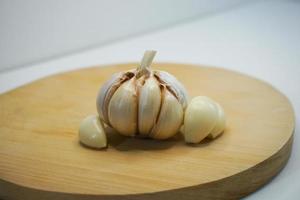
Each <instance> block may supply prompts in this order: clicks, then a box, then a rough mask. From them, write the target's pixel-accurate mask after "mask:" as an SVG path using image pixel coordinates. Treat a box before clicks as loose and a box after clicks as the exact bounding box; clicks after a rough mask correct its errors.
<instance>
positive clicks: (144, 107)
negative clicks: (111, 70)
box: [97, 68, 188, 139]
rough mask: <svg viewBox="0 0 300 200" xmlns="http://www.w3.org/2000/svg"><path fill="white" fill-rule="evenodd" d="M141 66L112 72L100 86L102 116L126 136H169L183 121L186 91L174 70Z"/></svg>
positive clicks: (98, 101)
mask: <svg viewBox="0 0 300 200" xmlns="http://www.w3.org/2000/svg"><path fill="white" fill-rule="evenodd" d="M147 70H148V71H147V73H145V74H143V75H140V74H139V71H138V70H130V71H128V72H123V73H118V74H115V75H113V76H112V79H110V80H108V81H107V82H106V83H105V84H104V85H103V87H102V88H101V89H100V91H99V94H98V98H97V110H98V113H99V116H100V119H101V120H103V121H104V122H105V123H106V124H108V125H109V126H111V127H112V128H114V129H115V130H117V131H118V132H119V133H120V134H122V135H125V136H137V135H138V136H141V137H150V138H154V139H167V138H170V137H172V136H173V135H175V134H176V133H177V132H178V130H179V128H180V126H181V125H182V123H183V115H184V110H185V107H186V105H187V99H188V97H187V92H186V90H185V88H184V87H183V85H182V84H181V83H180V82H179V81H178V80H177V79H176V78H175V77H174V76H172V75H171V74H169V73H167V72H162V71H152V70H150V69H149V68H147Z"/></svg>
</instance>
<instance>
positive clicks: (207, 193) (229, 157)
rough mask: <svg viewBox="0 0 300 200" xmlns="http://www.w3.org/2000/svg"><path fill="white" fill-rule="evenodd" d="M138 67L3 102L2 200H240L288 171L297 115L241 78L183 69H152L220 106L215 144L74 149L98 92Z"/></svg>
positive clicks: (69, 77)
mask: <svg viewBox="0 0 300 200" xmlns="http://www.w3.org/2000/svg"><path fill="white" fill-rule="evenodd" d="M134 66H137V64H135V63H131V64H120V65H115V66H109V67H93V68H87V69H82V70H78V71H73V72H68V73H63V74H59V75H55V76H51V77H47V78H45V79H42V80H39V81H36V82H33V83H31V84H28V85H25V86H23V87H20V88H18V89H16V90H13V91H10V92H8V93H5V94H2V95H1V96H0V179H1V181H0V198H3V199H6V198H7V199H22V200H24V199H25V200H26V199H28V200H29V199H30V200H32V199H172V200H173V199H236V198H240V197H243V196H245V195H247V194H249V193H251V192H253V191H255V190H256V189H258V188H259V187H261V186H262V185H263V184H265V183H266V182H267V181H269V180H270V179H271V178H272V177H273V176H275V175H276V174H277V173H278V172H279V171H280V170H281V169H282V167H283V166H284V165H285V164H286V162H287V160H288V158H289V155H290V151H291V145H292V140H293V137H292V136H293V130H294V113H293V109H292V107H291V105H290V103H289V101H288V99H287V98H286V97H285V96H283V95H282V94H281V93H279V92H278V91H277V90H275V89H274V88H272V87H271V86H270V85H268V84H266V83H264V82H262V81H259V80H257V79H254V78H251V77H248V76H245V75H242V74H240V73H236V72H232V71H228V70H224V69H219V68H212V67H200V66H192V65H187V64H163V63H161V64H154V66H153V68H155V69H161V70H165V71H168V72H170V73H172V74H174V75H175V76H176V77H177V78H178V79H179V80H180V81H181V82H182V83H183V84H184V85H185V86H186V88H187V90H188V92H189V94H190V96H196V95H206V96H209V97H211V98H213V99H215V100H216V101H217V102H219V103H220V104H221V105H222V106H223V108H224V110H225V113H226V115H227V128H226V130H225V132H224V134H223V135H221V136H220V137H218V138H217V139H215V140H212V141H210V140H205V141H203V142H201V143H200V144H199V145H194V146H189V145H186V144H185V143H184V141H183V139H182V137H181V136H180V135H177V136H176V137H174V138H173V139H170V140H168V141H154V140H150V139H134V138H126V137H122V136H119V135H118V134H116V133H113V132H111V133H109V138H108V139H109V147H108V148H107V149H106V150H94V149H89V148H86V147H84V146H82V145H81V144H80V143H79V142H78V127H79V124H80V121H81V120H82V119H83V118H84V117H85V116H87V115H90V114H95V113H96V106H95V99H96V95H97V92H98V89H99V87H100V86H101V85H102V84H103V83H104V81H105V80H107V79H108V78H109V77H110V76H111V74H112V73H114V72H118V71H121V70H126V69H130V68H133V67H134Z"/></svg>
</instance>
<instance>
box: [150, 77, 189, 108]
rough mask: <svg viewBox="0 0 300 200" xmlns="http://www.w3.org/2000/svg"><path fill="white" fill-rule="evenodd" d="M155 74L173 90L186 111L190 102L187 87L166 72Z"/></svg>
mask: <svg viewBox="0 0 300 200" xmlns="http://www.w3.org/2000/svg"><path fill="white" fill-rule="evenodd" d="M155 74H156V75H157V77H158V78H159V79H160V80H161V81H163V82H164V83H165V84H166V85H167V87H169V88H170V90H172V91H173V92H174V93H175V94H176V96H177V97H178V99H179V102H180V103H181V104H182V106H183V108H184V109H185V108H186V106H187V102H188V93H187V91H186V89H185V87H184V86H183V85H182V84H181V83H180V82H179V81H178V80H177V78H176V77H175V76H173V75H171V74H170V73H168V72H165V71H156V72H155Z"/></svg>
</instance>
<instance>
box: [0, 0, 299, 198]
mask: <svg viewBox="0 0 300 200" xmlns="http://www.w3.org/2000/svg"><path fill="white" fill-rule="evenodd" d="M145 49H156V50H158V55H157V57H156V60H155V61H158V62H161V61H163V62H167V61H171V62H182V63H183V62H184V63H195V64H208V65H213V66H221V67H224V68H227V69H232V70H236V71H240V72H243V73H245V74H249V75H252V76H255V77H257V78H260V79H262V80H264V81H267V82H268V83H270V84H272V85H273V86H274V87H276V88H277V89H279V90H280V91H281V92H282V93H284V94H285V95H286V96H287V97H288V98H289V99H290V101H291V103H292V104H293V107H294V110H295V115H296V130H295V137H294V145H293V150H292V155H291V158H290V160H289V162H288V164H287V165H286V167H285V168H284V169H283V171H282V172H281V173H280V174H279V175H278V176H276V177H275V178H274V179H273V180H272V181H271V182H270V183H269V184H267V185H266V186H265V187H263V188H262V189H260V190H258V191H257V192H255V193H253V194H252V195H250V196H248V197H246V198H245V199H247V200H254V199H260V200H261V199H263V200H267V199H268V200H269V199H275V200H281V199H282V200H283V199H284V200H289V199H299V196H300V184H299V181H298V180H300V160H299V159H300V157H299V156H300V135H299V134H300V133H299V126H298V125H299V122H300V120H299V113H300V96H299V93H300V81H299V76H300V68H299V67H300V66H299V65H300V2H299V1H295V0H290V1H257V2H254V3H251V4H247V5H243V6H240V7H235V8H233V9H229V10H226V11H223V12H218V13H214V14H210V15H206V16H205V17H199V18H196V19H194V20H191V21H189V22H186V23H183V24H179V25H177V26H173V27H169V28H166V29H160V30H156V31H154V32H148V33H146V34H143V35H140V36H135V37H131V38H129V39H124V40H120V41H116V42H114V43H111V44H106V45H103V46H99V47H97V48H93V49H90V50H84V51H79V52H77V53H74V54H71V55H66V56H63V57H60V58H56V59H51V60H48V61H47V62H40V63H36V64H32V65H29V66H27V67H23V68H19V69H14V70H10V71H5V72H2V73H0V92H5V91H8V90H10V89H13V88H15V87H17V86H19V85H22V84H24V83H28V82H30V81H33V80H36V79H38V78H41V77H44V76H47V75H50V74H55V73H59V72H63V71H68V70H72V69H77V68H83V67H88V66H90V65H96V64H102V65H105V64H111V63H121V62H128V61H139V59H140V58H141V56H142V54H143V52H144V50H145ZM1 51H2V50H1ZM1 53H2V52H1Z"/></svg>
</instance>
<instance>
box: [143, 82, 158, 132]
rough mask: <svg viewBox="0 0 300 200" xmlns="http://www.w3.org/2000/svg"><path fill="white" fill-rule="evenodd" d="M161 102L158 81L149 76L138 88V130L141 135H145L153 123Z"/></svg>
mask: <svg viewBox="0 0 300 200" xmlns="http://www.w3.org/2000/svg"><path fill="white" fill-rule="evenodd" d="M160 104H161V89H160V87H159V84H158V81H157V80H156V79H155V78H154V77H150V78H148V79H147V80H146V81H145V84H144V85H143V86H141V88H140V94H139V107H138V121H139V122H140V123H138V131H139V134H140V135H141V136H147V135H148V134H149V133H150V132H151V129H152V127H153V126H154V124H155V123H156V119H157V116H158V113H159V111H160Z"/></svg>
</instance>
